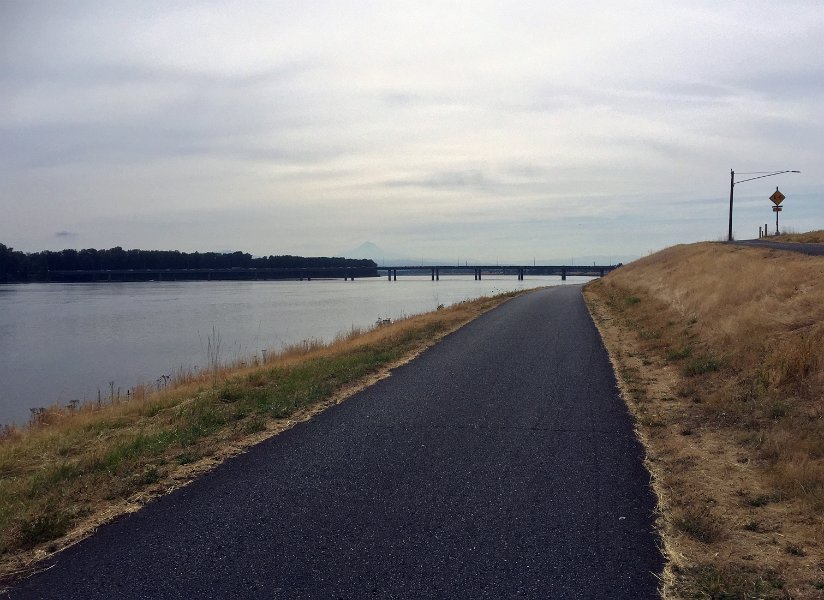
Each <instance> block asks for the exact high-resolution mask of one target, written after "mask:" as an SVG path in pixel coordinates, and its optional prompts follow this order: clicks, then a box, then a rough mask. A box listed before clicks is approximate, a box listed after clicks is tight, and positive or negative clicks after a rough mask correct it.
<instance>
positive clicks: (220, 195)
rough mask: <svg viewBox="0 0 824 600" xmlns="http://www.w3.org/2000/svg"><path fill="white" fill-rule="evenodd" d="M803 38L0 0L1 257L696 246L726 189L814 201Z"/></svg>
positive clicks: (547, 21) (813, 135) (706, 12)
mask: <svg viewBox="0 0 824 600" xmlns="http://www.w3.org/2000/svg"><path fill="white" fill-rule="evenodd" d="M818 17H820V5H819V4H818V2H817V0H816V1H803V0H797V1H791V2H789V3H787V4H786V6H784V8H783V9H782V11H780V14H778V15H776V14H775V11H774V9H773V8H772V7H771V6H770V5H768V4H767V3H755V4H753V3H750V2H747V3H745V2H743V1H735V2H731V3H727V4H725V5H723V6H717V5H713V4H702V3H699V4H691V5H684V4H683V3H677V2H674V1H673V2H664V3H660V4H656V5H650V4H649V3H646V2H640V1H636V0H629V1H628V2H626V3H623V4H622V5H621V6H620V7H616V6H615V5H614V4H608V3H605V2H602V1H600V0H584V1H582V2H578V3H575V5H569V4H560V5H557V4H553V5H547V4H546V3H538V2H534V3H531V2H527V3H520V4H518V5H512V4H505V3H497V2H491V3H482V4H477V5H473V6H472V7H469V8H468V7H453V6H451V5H446V4H443V3H435V2H427V1H424V2H421V3H417V4H416V5H415V9H414V10H411V9H410V8H409V7H406V6H402V5H396V4H388V5H374V4H372V3H366V2H358V1H356V2H352V3H347V4H346V6H345V7H344V6H343V5H340V4H339V3H332V2H331V1H320V2H312V3H309V4H296V3H280V2H276V3H266V2H254V1H247V2H242V3H240V4H235V3H232V4H229V3H227V2H223V1H218V0H215V1H213V2H205V3H189V2H176V3H172V4H169V3H156V2H123V3H118V4H117V6H114V5H111V6H107V5H101V4H99V3H95V2H77V3H72V4H71V5H63V4H57V5H53V6H49V7H45V6H44V5H40V4H37V3H17V2H14V3H3V4H2V5H0V104H2V106H3V107H4V110H3V111H2V112H0V208H2V209H3V211H4V217H5V218H4V219H3V221H2V222H0V241H2V242H3V243H6V244H7V245H14V246H16V247H22V248H26V249H38V248H40V247H48V246H50V245H56V244H60V243H65V242H66V240H67V239H71V238H68V237H65V236H64V237H60V236H56V235H55V234H54V232H55V231H59V232H66V233H68V232H76V234H77V236H78V239H82V240H84V243H88V245H100V246H104V245H105V246H113V245H123V246H126V245H131V246H141V245H142V246H146V247H148V246H149V245H152V246H154V247H163V248H171V247H180V248H181V249H190V250H193V249H210V248H227V247H238V248H240V247H243V248H244V249H248V250H249V251H252V252H255V253H260V254H266V253H270V252H275V251H283V252H303V253H309V254H322V253H334V252H335V251H337V250H338V249H340V248H346V247H355V246H357V245H358V244H360V243H361V242H363V241H364V240H365V239H374V238H377V237H378V236H377V235H375V234H376V233H380V232H391V236H392V239H393V240H396V243H397V245H398V246H404V248H402V249H403V250H406V249H407V248H409V251H410V252H411V253H412V255H414V254H415V253H419V252H420V251H421V249H426V248H431V249H432V252H433V253H437V254H439V255H451V254H453V253H454V252H452V251H451V250H450V244H451V245H452V246H454V248H456V249H457V248H461V253H467V254H469V253H473V252H474V253H476V254H480V253H482V252H486V253H489V252H491V251H492V248H491V246H497V247H499V248H500V251H499V252H500V253H501V254H504V253H512V255H513V256H515V255H517V256H520V257H522V255H524V254H529V255H532V254H538V255H546V256H552V255H556V254H557V253H556V252H555V248H556V247H557V248H563V251H564V252H565V253H584V252H585V250H584V249H585V248H590V247H595V246H599V247H600V246H605V245H610V246H614V247H616V248H621V249H623V250H622V252H624V253H625V254H626V253H632V252H636V253H643V252H646V251H647V250H649V249H650V246H651V245H652V246H655V245H659V244H660V245H666V244H668V243H675V242H679V241H689V240H694V239H703V238H707V237H709V238H713V239H714V238H715V237H718V235H720V234H721V233H723V231H725V228H726V212H725V208H724V198H725V196H726V193H727V191H726V190H727V185H728V182H727V179H728V175H729V169H730V168H737V169H742V170H744V169H752V170H759V169H761V168H762V167H763V168H771V167H772V166H774V165H777V167H778V168H784V167H785V166H787V165H789V168H794V169H800V170H802V171H803V176H802V178H801V179H798V180H787V182H786V185H787V186H788V192H794V191H795V190H793V189H791V188H792V186H799V187H800V186H801V185H804V186H806V187H805V194H809V195H811V196H814V195H815V194H819V195H820V193H821V192H824V189H823V188H824V181H822V177H821V173H820V156H821V154H822V150H823V149H824V148H822V144H824V142H822V139H824V135H822V133H824V132H823V131H822V128H823V127H824V126H822V125H821V123H824V104H822V103H821V102H820V99H821V95H822V92H824V59H822V58H821V57H820V52H819V45H820V39H821V38H822V37H824V25H823V24H822V23H821V20H820V18H818ZM732 27H734V28H735V30H736V31H737V32H739V35H736V36H735V39H731V36H730V35H729V32H730V29H731V28H732ZM770 183H771V182H769V181H768V182H767V184H768V185H767V187H770V185H769V184H770ZM778 183H779V184H782V183H783V181H782V182H778ZM741 193H742V194H743V195H742V198H744V197H745V196H746V194H747V193H748V191H745V190H744V188H742V190H741ZM760 193H761V192H760V191H759V189H758V188H757V186H754V187H753V188H752V195H753V197H757V196H758V194H760ZM788 195H789V194H788ZM797 196H798V193H796V194H794V196H792V197H797ZM748 211H749V208H746V209H745V208H742V211H741V219H742V222H741V227H742V230H743V228H744V227H748V228H752V224H754V223H757V222H758V221H759V220H761V215H760V213H759V212H758V211H759V209H758V208H757V206H756V205H755V204H753V207H752V211H751V212H748ZM805 211H807V209H806V208H805ZM787 213H788V215H789V214H790V213H791V211H790V210H789V209H788V211H787ZM805 215H806V216H805V219H807V220H808V221H809V222H811V226H815V223H816V219H818V221H819V223H818V226H824V223H821V222H820V221H824V209H821V211H820V212H818V213H816V211H815V210H814V209H810V210H809V211H807V212H805ZM810 215H813V216H812V217H811V216H810ZM788 218H789V217H788ZM762 224H763V223H762ZM381 245H383V246H386V247H387V249H388V250H392V249H393V248H392V240H388V241H387V240H384V242H383V243H382V244H381ZM576 245H579V246H580V247H581V249H580V250H575V249H574V248H573V247H574V246H576ZM536 246H540V247H538V248H536ZM605 250H606V249H605ZM616 252H617V250H616Z"/></svg>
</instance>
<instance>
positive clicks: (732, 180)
mask: <svg viewBox="0 0 824 600" xmlns="http://www.w3.org/2000/svg"><path fill="white" fill-rule="evenodd" d="M734 189H735V171H733V170H732V169H730V231H729V235H727V241H728V242H731V241H732V193H733V190H734Z"/></svg>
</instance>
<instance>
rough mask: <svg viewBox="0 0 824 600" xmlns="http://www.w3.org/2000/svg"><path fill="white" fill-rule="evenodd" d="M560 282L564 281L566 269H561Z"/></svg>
mask: <svg viewBox="0 0 824 600" xmlns="http://www.w3.org/2000/svg"><path fill="white" fill-rule="evenodd" d="M561 281H566V269H561Z"/></svg>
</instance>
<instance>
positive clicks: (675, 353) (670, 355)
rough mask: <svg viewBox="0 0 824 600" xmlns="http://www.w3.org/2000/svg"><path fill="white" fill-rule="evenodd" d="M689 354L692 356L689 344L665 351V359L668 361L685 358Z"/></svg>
mask: <svg viewBox="0 0 824 600" xmlns="http://www.w3.org/2000/svg"><path fill="white" fill-rule="evenodd" d="M690 356H692V348H691V347H690V346H684V347H683V348H681V349H680V350H669V351H668V352H667V360H668V361H670V362H672V361H676V360H683V359H685V358H689V357H690Z"/></svg>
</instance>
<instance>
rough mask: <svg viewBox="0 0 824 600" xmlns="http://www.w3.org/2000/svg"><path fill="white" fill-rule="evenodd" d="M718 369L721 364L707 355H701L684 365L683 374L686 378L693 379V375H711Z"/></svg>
mask: <svg viewBox="0 0 824 600" xmlns="http://www.w3.org/2000/svg"><path fill="white" fill-rule="evenodd" d="M720 368H721V362H720V361H719V360H718V359H716V358H714V357H713V356H711V355H709V354H702V355H701V356H697V357H695V358H694V359H692V360H691V361H689V362H688V363H687V364H686V365H684V369H683V373H684V375H685V376H687V377H694V376H695V375H703V374H705V373H712V372H714V371H717V370H718V369H720Z"/></svg>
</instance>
